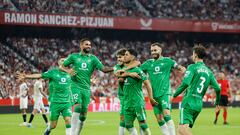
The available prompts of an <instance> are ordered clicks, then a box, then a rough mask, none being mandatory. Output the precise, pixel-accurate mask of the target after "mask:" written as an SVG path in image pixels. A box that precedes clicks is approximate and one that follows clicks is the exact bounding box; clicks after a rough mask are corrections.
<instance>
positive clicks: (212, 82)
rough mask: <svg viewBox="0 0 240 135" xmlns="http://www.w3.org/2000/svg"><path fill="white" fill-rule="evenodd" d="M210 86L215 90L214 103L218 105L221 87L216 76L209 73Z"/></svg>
mask: <svg viewBox="0 0 240 135" xmlns="http://www.w3.org/2000/svg"><path fill="white" fill-rule="evenodd" d="M210 86H211V87H212V88H213V89H214V90H215V93H216V101H215V105H219V102H220V91H221V87H220V86H219V84H218V82H217V80H216V78H215V77H214V76H213V74H212V75H211V80H210Z"/></svg>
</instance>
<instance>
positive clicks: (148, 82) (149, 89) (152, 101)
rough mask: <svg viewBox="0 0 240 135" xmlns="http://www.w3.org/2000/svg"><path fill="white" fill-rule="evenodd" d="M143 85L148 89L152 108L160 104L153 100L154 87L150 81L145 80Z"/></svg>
mask: <svg viewBox="0 0 240 135" xmlns="http://www.w3.org/2000/svg"><path fill="white" fill-rule="evenodd" d="M143 84H144V85H145V87H146V89H147V93H148V97H149V99H150V102H151V104H152V106H155V105H158V102H157V101H155V100H154V99H153V94H152V86H151V84H150V81H149V80H145V81H144V82H143Z"/></svg>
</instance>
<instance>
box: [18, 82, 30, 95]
mask: <svg viewBox="0 0 240 135" xmlns="http://www.w3.org/2000/svg"><path fill="white" fill-rule="evenodd" d="M19 88H20V97H21V98H23V97H25V96H26V98H27V92H28V86H27V84H26V83H22V84H21V85H20V86H19Z"/></svg>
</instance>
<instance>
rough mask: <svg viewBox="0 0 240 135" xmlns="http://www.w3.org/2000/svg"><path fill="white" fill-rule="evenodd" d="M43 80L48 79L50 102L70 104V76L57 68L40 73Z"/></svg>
mask: <svg viewBox="0 0 240 135" xmlns="http://www.w3.org/2000/svg"><path fill="white" fill-rule="evenodd" d="M42 78H43V79H49V83H50V87H51V90H50V96H51V102H54V103H66V102H71V100H72V98H71V97H72V96H71V88H70V87H71V76H70V75H69V74H67V73H66V72H64V71H61V70H60V69H58V68H54V69H51V70H48V71H47V72H44V73H42Z"/></svg>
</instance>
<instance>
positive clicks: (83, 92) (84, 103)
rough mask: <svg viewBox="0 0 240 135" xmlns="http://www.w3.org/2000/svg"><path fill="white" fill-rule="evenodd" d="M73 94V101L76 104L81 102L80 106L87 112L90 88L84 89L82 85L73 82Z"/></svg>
mask: <svg viewBox="0 0 240 135" xmlns="http://www.w3.org/2000/svg"><path fill="white" fill-rule="evenodd" d="M71 90H72V96H73V103H72V105H74V104H80V108H81V110H82V112H87V110H88V105H89V103H90V96H91V94H90V90H87V89H82V88H81V87H80V86H78V85H77V84H75V83H72V87H71Z"/></svg>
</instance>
